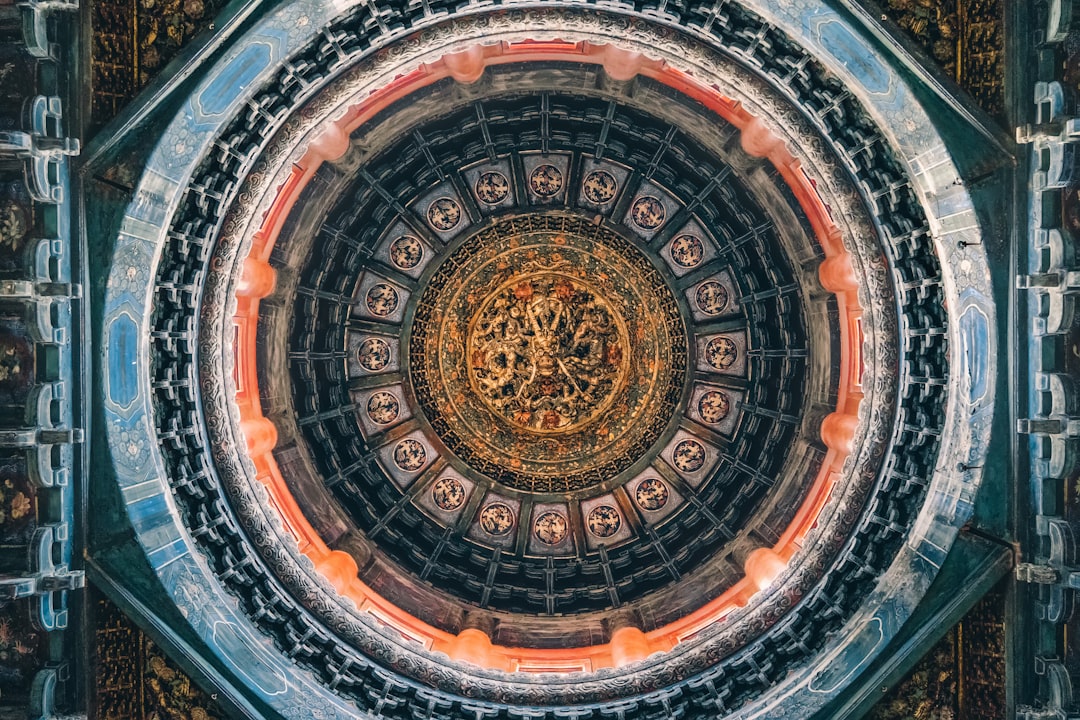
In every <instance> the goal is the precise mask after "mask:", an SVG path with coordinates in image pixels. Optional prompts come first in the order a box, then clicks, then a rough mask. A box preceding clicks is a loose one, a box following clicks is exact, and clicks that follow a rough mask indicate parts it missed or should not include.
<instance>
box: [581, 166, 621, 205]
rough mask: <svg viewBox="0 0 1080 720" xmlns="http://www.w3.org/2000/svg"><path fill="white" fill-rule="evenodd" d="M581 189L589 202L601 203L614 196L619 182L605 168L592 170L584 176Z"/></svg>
mask: <svg viewBox="0 0 1080 720" xmlns="http://www.w3.org/2000/svg"><path fill="white" fill-rule="evenodd" d="M581 189H582V192H583V193H584V194H585V197H586V198H587V199H588V200H589V202H593V203H596V204H597V205H603V204H604V203H608V202H611V200H613V199H614V198H615V194H616V193H617V192H618V191H619V183H618V181H617V180H615V176H614V175H612V174H611V173H609V172H608V171H607V170H593V171H592V172H591V173H589V174H588V175H586V176H585V180H584V182H582V184H581Z"/></svg>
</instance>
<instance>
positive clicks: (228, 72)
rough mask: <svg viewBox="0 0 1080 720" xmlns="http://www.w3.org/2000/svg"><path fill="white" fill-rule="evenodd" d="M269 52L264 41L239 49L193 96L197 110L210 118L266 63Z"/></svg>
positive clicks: (239, 92) (254, 76)
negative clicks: (196, 94) (195, 95)
mask: <svg viewBox="0 0 1080 720" xmlns="http://www.w3.org/2000/svg"><path fill="white" fill-rule="evenodd" d="M272 54H273V53H272V48H271V47H270V46H269V45H267V44H265V43H253V44H251V45H248V46H247V47H246V48H244V49H243V50H241V51H240V53H239V54H238V55H237V56H236V57H235V58H233V59H232V61H231V62H230V63H229V64H228V65H226V66H225V67H224V68H223V69H222V70H221V72H219V73H218V75H217V77H215V78H214V79H213V80H211V81H210V84H209V85H207V86H206V87H205V88H204V89H203V91H202V92H201V93H199V96H198V97H197V98H196V99H195V104H196V107H197V108H198V110H199V112H200V113H202V114H203V115H204V116H210V117H212V116H215V115H220V114H222V113H223V112H225V111H226V110H227V109H228V108H229V106H230V105H232V104H233V102H234V101H235V100H236V98H237V97H238V96H240V95H241V94H243V90H244V88H246V87H247V86H248V85H249V84H250V83H251V81H252V80H254V79H255V78H256V77H258V75H259V73H260V72H262V71H263V70H264V69H265V68H266V67H267V66H268V65H269V64H270V59H271V57H272Z"/></svg>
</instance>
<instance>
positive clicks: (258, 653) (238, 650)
mask: <svg viewBox="0 0 1080 720" xmlns="http://www.w3.org/2000/svg"><path fill="white" fill-rule="evenodd" d="M214 643H215V644H217V645H218V646H219V647H221V648H222V649H224V650H225V651H226V653H227V655H228V658H229V660H230V661H231V664H232V666H233V670H235V671H236V672H237V673H239V674H240V675H241V676H243V677H245V678H247V680H248V681H249V682H250V683H251V684H252V685H253V686H255V687H256V688H258V689H259V690H260V691H262V693H263V694H265V695H281V694H282V693H284V692H286V691H287V690H288V689H289V681H288V679H287V678H286V677H285V674H284V673H282V672H281V670H280V669H278V668H275V667H274V661H273V660H272V659H271V658H269V657H267V656H266V654H265V651H264V650H263V649H262V647H261V646H260V645H259V644H258V643H256V642H253V641H252V640H250V639H248V638H245V637H244V635H242V634H241V632H240V629H239V628H238V627H237V625H236V624H235V623H232V622H228V621H224V620H222V621H219V622H216V623H214Z"/></svg>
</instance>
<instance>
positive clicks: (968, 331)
mask: <svg viewBox="0 0 1080 720" xmlns="http://www.w3.org/2000/svg"><path fill="white" fill-rule="evenodd" d="M960 340H961V350H962V352H963V364H964V370H965V371H966V375H967V377H968V392H969V396H970V399H971V402H972V403H973V404H975V403H978V402H979V401H981V400H982V399H983V398H984V397H986V392H987V390H988V389H989V382H990V379H989V377H988V371H989V366H988V364H987V362H986V361H987V359H988V358H989V354H990V318H988V317H987V316H986V313H985V312H984V311H983V310H982V308H979V307H976V306H974V305H971V306H970V307H968V309H967V310H965V311H964V314H963V315H961V316H960Z"/></svg>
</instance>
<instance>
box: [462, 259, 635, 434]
mask: <svg viewBox="0 0 1080 720" xmlns="http://www.w3.org/2000/svg"><path fill="white" fill-rule="evenodd" d="M628 343H629V337H628V335H627V331H626V325H625V323H624V322H623V320H622V318H620V317H619V316H618V315H617V314H616V313H615V312H613V311H612V309H611V307H610V306H609V305H608V304H607V303H606V302H604V300H603V299H602V298H601V297H599V296H598V294H597V292H596V291H595V290H594V289H592V288H590V287H589V286H588V285H587V284H585V283H584V282H582V281H580V280H578V279H576V278H573V277H570V276H568V275H563V274H558V273H551V272H526V273H523V274H521V275H517V276H515V277H514V278H513V279H511V280H510V282H508V283H506V284H504V285H503V286H502V287H500V288H498V289H497V290H496V291H495V293H493V294H492V296H491V297H489V298H488V299H487V301H486V302H485V303H484V306H483V308H482V309H481V311H480V312H479V313H478V315H477V316H476V318H475V319H474V320H473V323H472V327H471V329H470V333H469V349H470V351H471V353H470V354H471V359H472V362H471V365H472V367H471V368H470V374H469V377H470V380H471V381H472V386H473V389H474V390H475V391H476V394H477V395H478V396H479V397H480V398H481V399H482V400H483V401H484V402H485V403H486V404H487V405H488V407H490V408H491V409H492V410H494V411H495V412H496V413H498V414H499V415H501V416H502V417H503V418H504V419H506V420H507V421H508V422H510V423H512V424H514V425H516V426H518V427H521V428H524V429H527V430H531V431H533V432H541V433H546V432H564V431H568V430H572V429H574V428H577V427H579V426H581V425H582V424H584V423H587V422H589V421H590V420H592V419H593V418H594V417H596V416H597V415H599V414H600V413H602V412H603V411H604V410H606V409H607V408H608V407H609V406H610V404H611V401H612V399H613V398H614V396H615V391H616V390H617V389H618V388H619V387H620V386H621V385H622V383H623V382H624V381H625V379H626V372H627V363H628V355H627V353H625V352H624V350H623V348H625V347H626V346H627V344H628Z"/></svg>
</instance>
